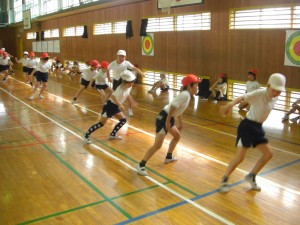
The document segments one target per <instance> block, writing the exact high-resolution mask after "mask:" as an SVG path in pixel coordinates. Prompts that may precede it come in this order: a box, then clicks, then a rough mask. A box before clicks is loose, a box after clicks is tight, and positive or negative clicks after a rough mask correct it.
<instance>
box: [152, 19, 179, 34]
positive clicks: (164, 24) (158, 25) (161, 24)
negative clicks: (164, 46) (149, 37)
mask: <svg viewBox="0 0 300 225" xmlns="http://www.w3.org/2000/svg"><path fill="white" fill-rule="evenodd" d="M159 31H174V18H173V17H171V16H169V17H160V18H149V19H148V26H147V32H159Z"/></svg>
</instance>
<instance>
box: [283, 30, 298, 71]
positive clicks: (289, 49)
mask: <svg viewBox="0 0 300 225" xmlns="http://www.w3.org/2000/svg"><path fill="white" fill-rule="evenodd" d="M284 65H286V66H298V67H300V31H299V30H287V31H286V38H285V54H284Z"/></svg>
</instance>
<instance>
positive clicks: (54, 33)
mask: <svg viewBox="0 0 300 225" xmlns="http://www.w3.org/2000/svg"><path fill="white" fill-rule="evenodd" d="M54 37H59V30H58V29H53V30H45V31H44V38H54Z"/></svg>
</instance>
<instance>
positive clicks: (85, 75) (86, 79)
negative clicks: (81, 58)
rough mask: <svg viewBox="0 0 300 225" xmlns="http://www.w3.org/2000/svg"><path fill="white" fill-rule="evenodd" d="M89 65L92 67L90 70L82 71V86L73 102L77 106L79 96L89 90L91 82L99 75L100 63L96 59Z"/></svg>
mask: <svg viewBox="0 0 300 225" xmlns="http://www.w3.org/2000/svg"><path fill="white" fill-rule="evenodd" d="M89 65H90V68H87V69H85V70H83V71H82V77H81V81H80V84H81V85H80V88H79V90H78V91H77V93H76V95H75V97H74V98H73V100H72V104H75V102H76V100H77V98H78V97H79V95H81V93H82V92H83V90H84V89H87V87H88V86H89V84H90V82H91V80H93V77H94V76H95V75H96V74H97V69H98V67H99V66H100V64H99V62H98V61H97V60H95V59H94V60H92V61H91V62H90V63H89Z"/></svg>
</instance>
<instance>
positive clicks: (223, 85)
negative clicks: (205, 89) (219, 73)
mask: <svg viewBox="0 0 300 225" xmlns="http://www.w3.org/2000/svg"><path fill="white" fill-rule="evenodd" d="M216 88H217V89H220V90H221V91H222V93H223V95H226V93H227V83H226V82H224V83H223V84H221V83H220V84H217V87H216Z"/></svg>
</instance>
